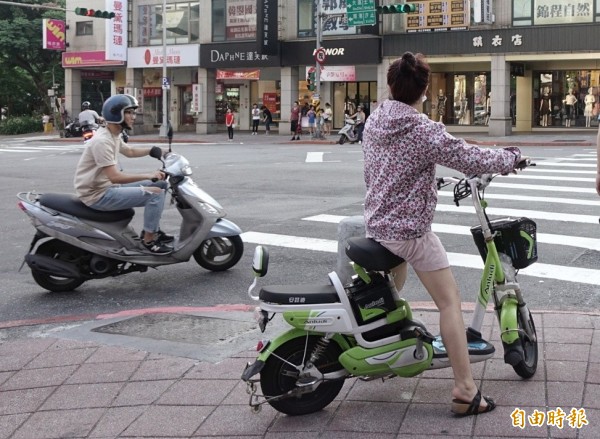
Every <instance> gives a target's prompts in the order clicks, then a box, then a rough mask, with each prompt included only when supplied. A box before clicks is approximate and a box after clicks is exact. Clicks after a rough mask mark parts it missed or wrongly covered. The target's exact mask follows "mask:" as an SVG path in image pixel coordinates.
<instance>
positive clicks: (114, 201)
mask: <svg viewBox="0 0 600 439" xmlns="http://www.w3.org/2000/svg"><path fill="white" fill-rule="evenodd" d="M147 187H159V188H161V189H162V191H160V193H157V194H155V193H153V192H150V191H148V190H146V189H145V188H147ZM166 189H167V182H166V181H157V182H153V181H150V180H143V181H136V182H135V183H128V184H121V185H118V186H112V187H110V188H108V190H107V191H106V192H105V193H104V195H103V196H102V198H100V199H99V200H98V201H96V202H95V203H94V204H92V205H91V206H90V207H91V208H92V209H96V210H104V211H110V210H121V209H129V208H131V207H141V206H144V230H145V231H146V232H151V233H154V232H157V231H158V229H159V228H160V225H159V223H160V216H161V215H162V211H163V208H164V207H165V195H166V193H167V191H166Z"/></svg>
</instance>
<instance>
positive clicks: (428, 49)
mask: <svg viewBox="0 0 600 439" xmlns="http://www.w3.org/2000/svg"><path fill="white" fill-rule="evenodd" d="M350 1H351V0H346V1H342V0H279V1H277V0H210V1H209V0H203V1H199V0H196V1H171V0H167V1H165V0H163V1H160V0H139V1H136V2H132V1H129V2H128V1H126V0H90V1H89V6H88V7H89V8H94V7H95V8H98V9H101V10H115V11H119V14H118V15H117V16H116V17H115V19H113V20H104V19H98V18H90V17H84V16H80V15H75V13H73V12H67V25H68V30H67V41H68V43H69V48H68V51H67V52H64V54H63V67H64V68H65V69H66V75H65V78H66V84H65V90H66V96H65V97H66V101H65V104H66V107H67V109H68V110H69V111H70V112H71V113H77V112H78V111H79V108H80V105H81V102H83V101H90V102H91V103H92V106H93V108H94V109H96V110H97V111H100V109H101V103H102V102H103V100H104V99H106V98H107V97H108V96H110V95H111V94H115V93H130V94H133V95H135V96H136V97H137V98H138V100H139V102H140V110H139V113H140V116H139V117H138V118H137V120H136V132H158V127H159V126H160V125H161V123H162V121H163V111H164V105H163V101H164V99H163V96H164V94H166V101H167V107H166V108H167V117H168V120H169V121H170V122H171V123H172V125H173V127H174V129H175V130H177V131H193V132H198V133H212V132H216V131H218V130H222V129H224V114H225V111H226V109H227V108H232V109H233V110H234V112H235V113H236V115H237V120H238V126H239V128H240V129H242V130H243V129H249V128H250V126H251V115H250V110H251V108H252V105H253V104H258V105H259V107H262V106H263V105H264V106H266V107H267V108H269V109H270V111H271V113H272V114H273V118H274V119H275V121H276V125H278V126H279V131H280V133H281V134H286V135H287V134H289V117H290V111H291V107H292V104H293V102H294V101H299V102H300V103H301V104H304V103H315V104H317V105H319V106H323V105H324V104H325V103H326V102H328V103H330V104H331V106H332V109H333V116H334V119H333V127H334V128H341V126H342V125H343V120H344V112H345V111H349V112H351V113H352V112H354V110H355V109H356V106H357V105H359V104H362V105H363V106H364V107H365V108H366V110H367V112H369V111H370V110H371V109H372V107H373V106H374V105H376V102H378V101H381V100H383V99H385V98H386V97H387V87H386V71H387V68H388V66H389V64H390V63H391V62H392V61H393V60H395V59H396V58H398V57H399V56H401V55H402V53H404V52H405V51H412V52H422V53H424V54H425V55H427V59H428V61H429V63H430V65H431V67H432V80H431V84H430V87H429V91H428V100H427V101H426V102H425V104H424V106H423V111H424V112H425V113H427V114H428V115H429V117H431V118H432V119H434V120H439V121H442V122H444V123H445V124H446V125H447V126H448V127H449V130H450V131H454V132H460V131H481V132H488V133H490V134H491V135H509V134H510V133H511V132H512V131H513V130H517V131H521V132H523V131H536V130H551V129H556V128H561V129H570V128H581V129H586V128H589V129H592V128H595V127H597V126H598V121H597V120H598V114H599V113H600V66H599V65H598V64H599V63H598V59H600V47H598V46H599V45H600V43H599V42H598V41H600V40H598V39H596V38H595V35H596V34H597V33H598V32H600V30H599V29H598V26H597V21H598V20H600V0H577V1H576V2H564V1H560V0H511V1H509V0H506V1H504V0H503V1H499V0H496V1H495V2H494V1H493V0H471V1H468V0H442V1H440V0H436V1H433V0H432V1H412V2H407V3H414V4H415V6H416V7H417V11H416V12H415V13H411V14H390V15H381V14H380V15H376V16H375V18H376V23H375V24H374V25H370V24H368V25H358V26H351V25H350V24H351V20H350V22H349V20H348V8H347V4H348V3H349V2H350ZM355 3H356V2H355ZM376 3H380V4H387V3H388V1H387V0H384V1H379V2H376ZM389 3H395V2H392V1H390V2H389ZM75 6H77V5H76V4H75V2H73V1H71V0H69V1H68V2H67V9H68V10H70V11H73V10H74V8H75ZM319 12H320V14H319ZM316 17H319V19H316ZM163 26H164V27H163ZM318 34H319V35H320V36H321V43H320V44H318V45H317V41H316V37H317V35H318ZM317 47H322V48H323V49H324V50H323V51H322V53H321V55H322V58H320V59H321V61H322V62H321V63H320V64H316V52H317V51H316V49H317ZM317 66H318V67H319V72H318V73H319V79H320V81H319V84H318V87H317V90H309V84H307V81H306V80H307V74H308V72H309V70H310V69H311V68H312V69H314V68H316V67H317ZM317 91H318V97H316V96H315V94H316V92H317Z"/></svg>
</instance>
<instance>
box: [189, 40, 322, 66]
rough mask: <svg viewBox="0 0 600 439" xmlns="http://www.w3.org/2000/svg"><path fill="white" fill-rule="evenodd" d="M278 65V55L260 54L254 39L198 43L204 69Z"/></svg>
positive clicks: (201, 64)
mask: <svg viewBox="0 0 600 439" xmlns="http://www.w3.org/2000/svg"><path fill="white" fill-rule="evenodd" d="M313 46H314V42H313ZM279 66H280V62H279V57H277V56H274V55H261V54H260V53H258V51H257V50H256V42H255V41H249V42H246V43H236V44H227V43H218V44H202V45H200V67H202V68H205V69H209V68H234V69H235V68H240V67H241V68H244V67H250V68H256V67H279Z"/></svg>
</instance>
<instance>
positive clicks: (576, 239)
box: [302, 214, 600, 251]
mask: <svg viewBox="0 0 600 439" xmlns="http://www.w3.org/2000/svg"><path fill="white" fill-rule="evenodd" d="M344 218H347V217H345V216H341V215H327V214H323V215H315V216H310V217H306V218H302V219H303V220H304V221H316V222H325V223H330V224H338V223H339V222H340V221H341V220H343V219H344ZM431 229H432V230H433V231H434V232H435V233H447V234H452V235H471V231H470V229H471V228H470V227H469V226H457V225H454V224H439V223H433V224H432V225H431ZM537 241H538V244H552V245H566V246H569V247H578V248H584V249H587V250H596V251H600V239H596V238H588V237H582V236H570V235H555V234H551V233H539V232H538V234H537Z"/></svg>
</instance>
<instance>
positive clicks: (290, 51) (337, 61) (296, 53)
mask: <svg viewBox="0 0 600 439" xmlns="http://www.w3.org/2000/svg"><path fill="white" fill-rule="evenodd" d="M323 48H324V49H325V54H326V56H327V66H331V65H337V66H348V65H359V64H363V65H366V64H379V63H380V62H381V39H380V38H379V37H376V38H356V39H352V38H344V39H337V40H325V41H323ZM315 52H316V48H315V42H314V41H289V42H286V41H284V42H282V47H281V57H282V65H284V66H294V65H296V66H297V65H311V64H314V63H315V59H314V55H315Z"/></svg>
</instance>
